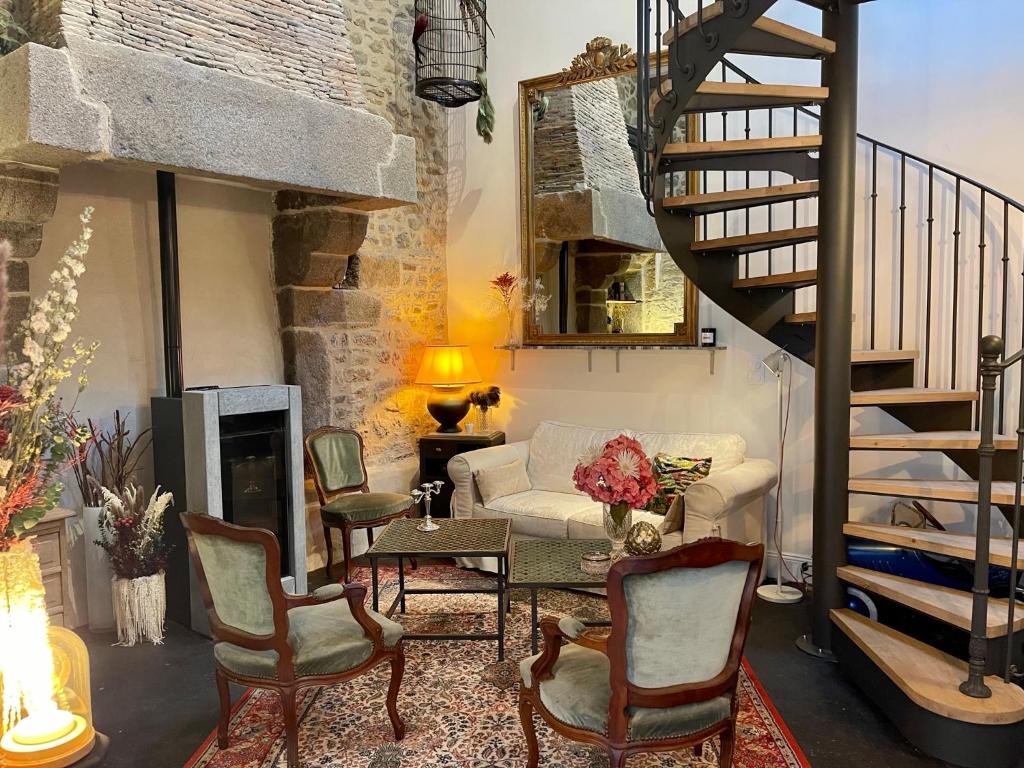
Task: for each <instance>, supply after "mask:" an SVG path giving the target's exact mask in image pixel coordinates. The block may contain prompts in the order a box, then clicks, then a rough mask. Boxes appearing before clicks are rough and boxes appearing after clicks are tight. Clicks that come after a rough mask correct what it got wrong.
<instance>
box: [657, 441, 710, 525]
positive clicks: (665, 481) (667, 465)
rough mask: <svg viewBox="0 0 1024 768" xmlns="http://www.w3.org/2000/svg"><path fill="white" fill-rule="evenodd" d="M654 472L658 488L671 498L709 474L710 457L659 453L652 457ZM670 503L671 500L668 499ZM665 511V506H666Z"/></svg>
mask: <svg viewBox="0 0 1024 768" xmlns="http://www.w3.org/2000/svg"><path fill="white" fill-rule="evenodd" d="M653 464H654V473H655V475H656V476H657V478H658V488H659V490H663V491H664V492H665V494H666V495H667V496H668V497H669V498H670V499H671V498H674V497H676V496H678V495H679V494H681V493H682V492H683V491H685V490H686V489H687V488H689V487H690V486H691V485H693V484H694V483H695V482H697V481H698V480H701V479H703V478H705V477H707V476H708V475H709V474H711V458H710V457H708V458H705V459H691V458H687V457H686V456H669V455H668V454H665V453H659V454H658V455H657V456H655V457H654V462H653ZM669 503H670V504H671V501H669ZM666 511H668V510H667V507H666Z"/></svg>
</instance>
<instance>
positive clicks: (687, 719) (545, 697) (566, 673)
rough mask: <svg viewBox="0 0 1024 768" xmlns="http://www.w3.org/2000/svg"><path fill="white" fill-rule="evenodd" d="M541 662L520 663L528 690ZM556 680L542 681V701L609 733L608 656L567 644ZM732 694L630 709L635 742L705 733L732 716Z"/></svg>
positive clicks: (569, 721) (575, 722)
mask: <svg viewBox="0 0 1024 768" xmlns="http://www.w3.org/2000/svg"><path fill="white" fill-rule="evenodd" d="M539 658H540V654H538V655H536V656H531V657H530V658H528V659H525V660H523V661H522V662H520V664H519V673H520V675H522V678H523V682H524V683H525V684H526V686H527V687H533V675H532V673H531V672H530V667H531V666H533V664H534V662H535V661H537V659H539ZM552 672H553V674H554V677H552V678H550V679H548V680H544V681H543V682H541V683H540V700H541V701H542V702H543V703H544V706H545V707H547V709H548V711H549V712H550V713H551V714H552V715H554V716H555V717H556V718H558V720H560V721H561V722H563V723H565V724H566V725H571V726H574V727H576V728H584V729H586V730H588V731H594V732H596V733H604V734H607V732H608V705H609V702H610V701H611V695H612V689H611V685H610V683H609V680H608V676H609V672H610V670H609V664H608V657H607V656H605V655H604V654H603V653H601V652H600V651H595V650H592V649H590V648H584V647H583V646H580V645H574V644H572V643H570V644H568V645H566V646H564V647H563V648H562V652H561V653H560V654H559V657H558V661H556V662H555V666H554V668H553V670H552ZM730 702H731V699H730V697H729V696H718V697H717V698H714V699H709V700H708V701H701V702H698V703H696V704H684V705H682V706H678V707H666V708H664V709H648V708H641V707H630V708H629V710H628V712H627V714H628V716H629V738H630V739H631V740H635V741H642V740H649V739H670V738H679V737H682V736H688V735H690V734H691V733H696V732H697V731H702V730H704V729H705V728H709V727H711V726H712V725H714V724H715V723H719V722H721V721H722V720H725V719H727V718H728V717H729V715H730Z"/></svg>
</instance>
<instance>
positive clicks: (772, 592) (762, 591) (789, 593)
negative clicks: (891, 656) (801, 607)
mask: <svg viewBox="0 0 1024 768" xmlns="http://www.w3.org/2000/svg"><path fill="white" fill-rule="evenodd" d="M786 357H788V355H786V354H785V353H783V354H782V355H780V356H779V359H778V361H777V362H776V366H775V368H774V369H773V373H774V374H775V382H776V385H777V393H778V401H779V484H778V487H777V488H776V489H775V494H776V500H777V501H776V505H775V509H776V519H775V525H774V527H773V531H772V539H773V540H774V542H775V557H776V562H775V583H774V584H762V585H761V586H760V587H758V588H757V596H758V597H760V598H761V599H762V600H764V601H765V602H769V603H781V604H787V605H788V604H792V603H799V602H800V601H801V600H803V598H804V594H803V592H801V591H800V590H799V589H797V588H796V587H790V586H788V585H786V584H783V583H782V569H783V560H782V543H781V542H780V541H779V536H777V535H775V532H776V531H780V530H782V502H781V501H778V497H779V494H781V493H782V462H783V459H784V458H785V451H784V448H785V446H784V445H783V441H784V440H785V435H786V425H785V417H784V415H783V407H782V371H783V367H784V366H783V360H784V358H786Z"/></svg>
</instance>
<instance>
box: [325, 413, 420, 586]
mask: <svg viewBox="0 0 1024 768" xmlns="http://www.w3.org/2000/svg"><path fill="white" fill-rule="evenodd" d="M306 465H307V466H308V468H309V471H310V473H311V474H312V475H313V485H314V486H315V487H316V495H317V496H318V497H319V499H320V522H322V523H323V526H324V540H325V541H326V543H327V577H328V578H330V576H331V566H332V565H333V561H334V542H333V541H332V540H331V529H332V528H337V529H339V530H340V531H341V548H342V556H343V557H344V559H345V560H344V563H343V569H344V570H343V572H342V580H343V581H346V582H347V581H348V578H349V576H348V574H349V563H350V562H351V561H352V531H354V530H357V529H359V528H365V529H366V538H367V539H368V541H369V542H370V544H373V529H374V528H377V527H379V526H381V525H386V524H387V523H389V522H390V521H392V520H394V519H396V518H399V517H414V516H415V514H416V504H415V502H414V501H413V500H412V497H411V496H409V495H408V494H404V493H382V492H375V493H371V492H370V488H369V486H368V485H367V480H366V461H365V460H364V458H363V438H362V435H360V434H359V433H358V432H356V431H354V430H351V429H342V428H341V427H320V429H318V430H316V431H315V432H310V433H309V434H308V435H307V436H306ZM410 564H411V565H412V567H413V568H415V567H416V563H415V561H410Z"/></svg>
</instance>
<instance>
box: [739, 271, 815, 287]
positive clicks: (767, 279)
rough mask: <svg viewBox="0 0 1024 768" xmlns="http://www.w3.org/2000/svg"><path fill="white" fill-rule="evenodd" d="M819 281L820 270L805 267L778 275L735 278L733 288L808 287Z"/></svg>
mask: <svg viewBox="0 0 1024 768" xmlns="http://www.w3.org/2000/svg"><path fill="white" fill-rule="evenodd" d="M817 282H818V270H816V269H805V270H802V271H800V272H781V273H779V274H777V275H764V276H762V277H745V278H742V279H738V280H734V281H733V283H732V287H733V288H738V289H740V290H743V289H750V288H806V287H807V286H809V285H815V284H816V283H817Z"/></svg>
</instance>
